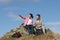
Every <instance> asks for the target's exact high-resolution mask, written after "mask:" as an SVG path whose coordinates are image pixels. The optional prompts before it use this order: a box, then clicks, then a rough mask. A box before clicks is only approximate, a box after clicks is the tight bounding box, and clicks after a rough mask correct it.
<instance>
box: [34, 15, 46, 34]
mask: <svg viewBox="0 0 60 40" xmlns="http://www.w3.org/2000/svg"><path fill="white" fill-rule="evenodd" d="M34 26H35V29H36V34H42V33H45V28H44V24H43V22H42V20H41V18H40V15H39V14H37V15H36V20H35V22H34Z"/></svg>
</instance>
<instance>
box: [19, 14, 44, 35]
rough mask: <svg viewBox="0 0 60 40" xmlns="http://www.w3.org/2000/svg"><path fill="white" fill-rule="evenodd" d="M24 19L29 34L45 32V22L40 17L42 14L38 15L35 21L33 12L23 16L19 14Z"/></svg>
mask: <svg viewBox="0 0 60 40" xmlns="http://www.w3.org/2000/svg"><path fill="white" fill-rule="evenodd" d="M19 16H20V17H21V18H22V19H24V21H25V22H24V24H23V26H24V28H25V29H26V30H27V32H28V33H29V34H42V33H44V34H45V28H44V24H43V22H42V20H41V18H40V14H37V15H36V20H35V22H33V20H32V19H33V14H32V13H30V14H29V16H28V17H23V16H21V15H19Z"/></svg>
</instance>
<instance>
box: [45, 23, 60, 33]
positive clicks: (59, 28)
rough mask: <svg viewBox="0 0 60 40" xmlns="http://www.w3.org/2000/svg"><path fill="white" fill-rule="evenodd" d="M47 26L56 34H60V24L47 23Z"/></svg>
mask: <svg viewBox="0 0 60 40" xmlns="http://www.w3.org/2000/svg"><path fill="white" fill-rule="evenodd" d="M45 25H46V26H47V25H48V27H49V26H50V27H49V29H51V30H52V31H53V32H54V33H58V34H60V22H46V23H45Z"/></svg>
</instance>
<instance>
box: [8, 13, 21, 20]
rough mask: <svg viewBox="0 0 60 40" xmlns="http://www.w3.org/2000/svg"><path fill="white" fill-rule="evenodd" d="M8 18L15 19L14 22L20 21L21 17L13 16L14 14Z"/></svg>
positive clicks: (10, 14) (9, 14)
mask: <svg viewBox="0 0 60 40" xmlns="http://www.w3.org/2000/svg"><path fill="white" fill-rule="evenodd" d="M8 17H10V18H11V19H13V20H14V21H20V20H21V19H20V17H19V16H18V15H15V14H13V13H12V12H9V13H8Z"/></svg>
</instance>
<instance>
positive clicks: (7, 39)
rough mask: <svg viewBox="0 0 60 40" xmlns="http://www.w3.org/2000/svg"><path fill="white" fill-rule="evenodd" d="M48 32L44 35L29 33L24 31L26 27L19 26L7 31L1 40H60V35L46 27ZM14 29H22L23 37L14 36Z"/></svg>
mask: <svg viewBox="0 0 60 40" xmlns="http://www.w3.org/2000/svg"><path fill="white" fill-rule="evenodd" d="M46 30H47V33H46V34H42V35H38V36H37V35H27V34H26V32H25V31H24V28H23V27H22V25H21V26H19V27H17V28H16V29H12V30H11V31H10V32H7V33H6V34H5V35H4V36H3V37H1V38H0V40H60V35H58V34H55V33H53V32H52V31H51V30H50V29H46ZM14 31H21V32H24V33H22V35H23V36H22V37H20V38H13V37H11V35H12V34H13V33H14Z"/></svg>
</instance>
